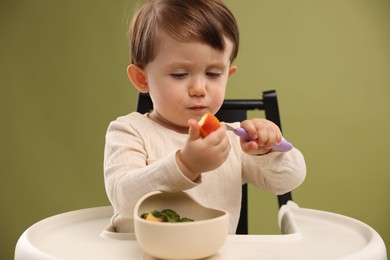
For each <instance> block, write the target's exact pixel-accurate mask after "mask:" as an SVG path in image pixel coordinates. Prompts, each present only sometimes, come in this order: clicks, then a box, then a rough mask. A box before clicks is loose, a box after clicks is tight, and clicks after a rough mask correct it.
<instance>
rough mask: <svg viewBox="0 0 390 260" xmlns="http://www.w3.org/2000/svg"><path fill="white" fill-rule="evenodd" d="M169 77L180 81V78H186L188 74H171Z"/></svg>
mask: <svg viewBox="0 0 390 260" xmlns="http://www.w3.org/2000/svg"><path fill="white" fill-rule="evenodd" d="M170 75H171V76H172V77H174V78H178V79H180V78H184V77H185V76H187V75H188V73H185V72H181V73H171V74H170Z"/></svg>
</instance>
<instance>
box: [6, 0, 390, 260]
mask: <svg viewBox="0 0 390 260" xmlns="http://www.w3.org/2000/svg"><path fill="white" fill-rule="evenodd" d="M225 2H226V4H227V5H228V6H229V7H230V8H231V10H232V12H233V13H234V14H235V15H236V17H237V20H238V22H239V25H240V28H241V47H240V52H239V57H238V59H237V62H236V63H237V65H238V67H239V70H238V72H237V74H235V75H234V77H233V78H232V79H231V81H230V83H229V85H228V90H227V97H228V98H253V97H260V95H261V92H262V91H263V90H269V89H276V90H277V92H278V96H279V102H280V110H281V111H280V112H281V116H282V126H283V131H284V134H285V137H286V138H287V139H289V140H290V141H291V142H292V143H294V144H295V146H296V147H298V148H299V149H300V150H301V151H302V152H303V153H304V155H305V158H306V163H307V169H308V171H307V178H306V181H305V183H304V184H303V185H302V186H301V187H299V188H298V189H297V190H295V191H294V193H293V194H294V200H295V201H296V202H297V203H298V204H299V205H300V206H301V207H307V208H315V209H321V210H326V211H331V212H336V213H340V214H344V215H347V216H350V217H353V218H356V219H359V220H361V221H363V222H365V223H367V224H368V225H370V226H371V227H373V228H374V229H375V230H377V231H378V233H379V234H380V235H381V236H382V238H383V239H384V240H385V242H386V244H387V248H389V245H390V224H389V215H390V203H389V198H390V189H389V184H390V174H389V173H390V166H389V160H390V159H389V149H390V141H389V135H388V132H389V129H390V115H389V112H390V102H389V97H390V47H389V46H390V15H389V12H390V2H389V1H387V0H371V1H365V0H340V1H332V0H318V1H311V0H296V1H291V0H281V1H272V0H251V1H250V0H244V1H236V0H226V1H225ZM133 6H134V1H131V0H127V1H125V0H121V1H119V0H117V1H108V0H93V1H92V0H84V1H78V0H77V1H76V0H68V1H49V0H34V1H32V0H30V1H28V0H19V1H12V0H2V1H1V2H0V89H1V92H0V113H1V114H0V115H1V127H0V135H1V149H0V151H1V154H0V158H1V163H0V174H1V182H0V185H1V188H0V206H1V207H0V210H1V214H0V230H1V231H0V258H1V259H12V258H13V252H14V247H15V244H16V241H17V239H18V238H19V236H20V235H21V234H22V232H23V231H24V230H25V229H27V228H28V227H29V226H30V225H32V224H34V223H35V222H37V221H39V220H41V219H43V218H46V217H49V216H52V215H54V214H58V213H62V212H66V211H70V210H76V209H80V208H87V207H95V206H101V205H107V204H109V202H108V200H107V198H106V195H105V190H104V184H103V169H102V164H103V148H104V135H105V131H106V128H107V125H108V123H109V122H110V121H111V120H113V119H115V118H116V117H117V116H119V115H123V114H126V113H128V112H130V111H133V110H134V109H135V104H136V95H137V92H136V91H135V89H134V88H133V87H132V86H131V84H130V82H129V81H128V79H127V76H126V66H127V65H128V62H129V58H128V46H127V38H126V31H127V23H128V21H127V20H128V16H129V14H130V13H131V8H132V7H133ZM250 232H251V233H264V234H267V233H278V228H277V206H276V199H275V197H274V196H273V195H270V194H268V193H265V192H263V191H258V190H255V189H253V188H252V187H251V191H250Z"/></svg>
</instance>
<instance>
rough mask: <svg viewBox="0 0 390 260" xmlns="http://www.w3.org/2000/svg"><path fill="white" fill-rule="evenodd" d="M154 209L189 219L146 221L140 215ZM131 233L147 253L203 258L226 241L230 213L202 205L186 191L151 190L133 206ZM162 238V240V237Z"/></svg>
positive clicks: (181, 257) (168, 257) (149, 254)
mask: <svg viewBox="0 0 390 260" xmlns="http://www.w3.org/2000/svg"><path fill="white" fill-rule="evenodd" d="M156 209H174V210H175V211H176V212H179V213H180V214H181V215H182V216H188V217H191V218H192V219H193V220H194V221H192V222H179V223H169V222H154V221H145V219H142V218H141V215H142V214H143V213H145V212H152V211H153V210H156ZM133 217H134V232H135V236H136V239H137V242H138V244H139V246H140V247H141V248H142V250H143V251H144V252H145V254H146V255H147V256H151V257H154V258H159V259H171V260H174V259H181V260H184V259H202V258H206V257H210V256H213V255H215V254H216V253H217V252H218V250H219V249H220V248H221V247H222V246H223V244H224V243H225V240H226V237H227V234H228V230H229V214H228V213H227V212H226V211H224V210H220V209H216V208H209V207H205V206H203V205H201V204H200V203H198V202H197V201H196V200H194V199H193V198H192V197H191V196H190V195H189V194H187V193H185V192H175V193H170V192H160V191H154V192H151V193H149V194H146V195H145V196H143V197H142V198H141V199H140V200H139V201H138V202H137V204H136V206H135V208H134V215H133ZM162 237H164V239H161V238H162Z"/></svg>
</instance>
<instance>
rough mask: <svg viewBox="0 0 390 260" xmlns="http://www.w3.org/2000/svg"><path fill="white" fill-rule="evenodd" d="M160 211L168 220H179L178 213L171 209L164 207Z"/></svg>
mask: <svg viewBox="0 0 390 260" xmlns="http://www.w3.org/2000/svg"><path fill="white" fill-rule="evenodd" d="M161 213H162V214H164V215H166V216H167V218H168V222H179V221H180V215H179V214H177V213H176V212H175V211H173V210H171V209H164V210H163V211H161Z"/></svg>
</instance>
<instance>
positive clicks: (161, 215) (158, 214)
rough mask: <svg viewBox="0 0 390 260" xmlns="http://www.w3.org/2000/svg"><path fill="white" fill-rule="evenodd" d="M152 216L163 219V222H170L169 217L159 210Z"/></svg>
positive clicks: (154, 211)
mask: <svg viewBox="0 0 390 260" xmlns="http://www.w3.org/2000/svg"><path fill="white" fill-rule="evenodd" d="M152 215H153V216H154V217H156V218H159V219H161V222H168V216H167V215H166V214H164V213H162V212H161V211H159V210H153V211H152Z"/></svg>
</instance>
